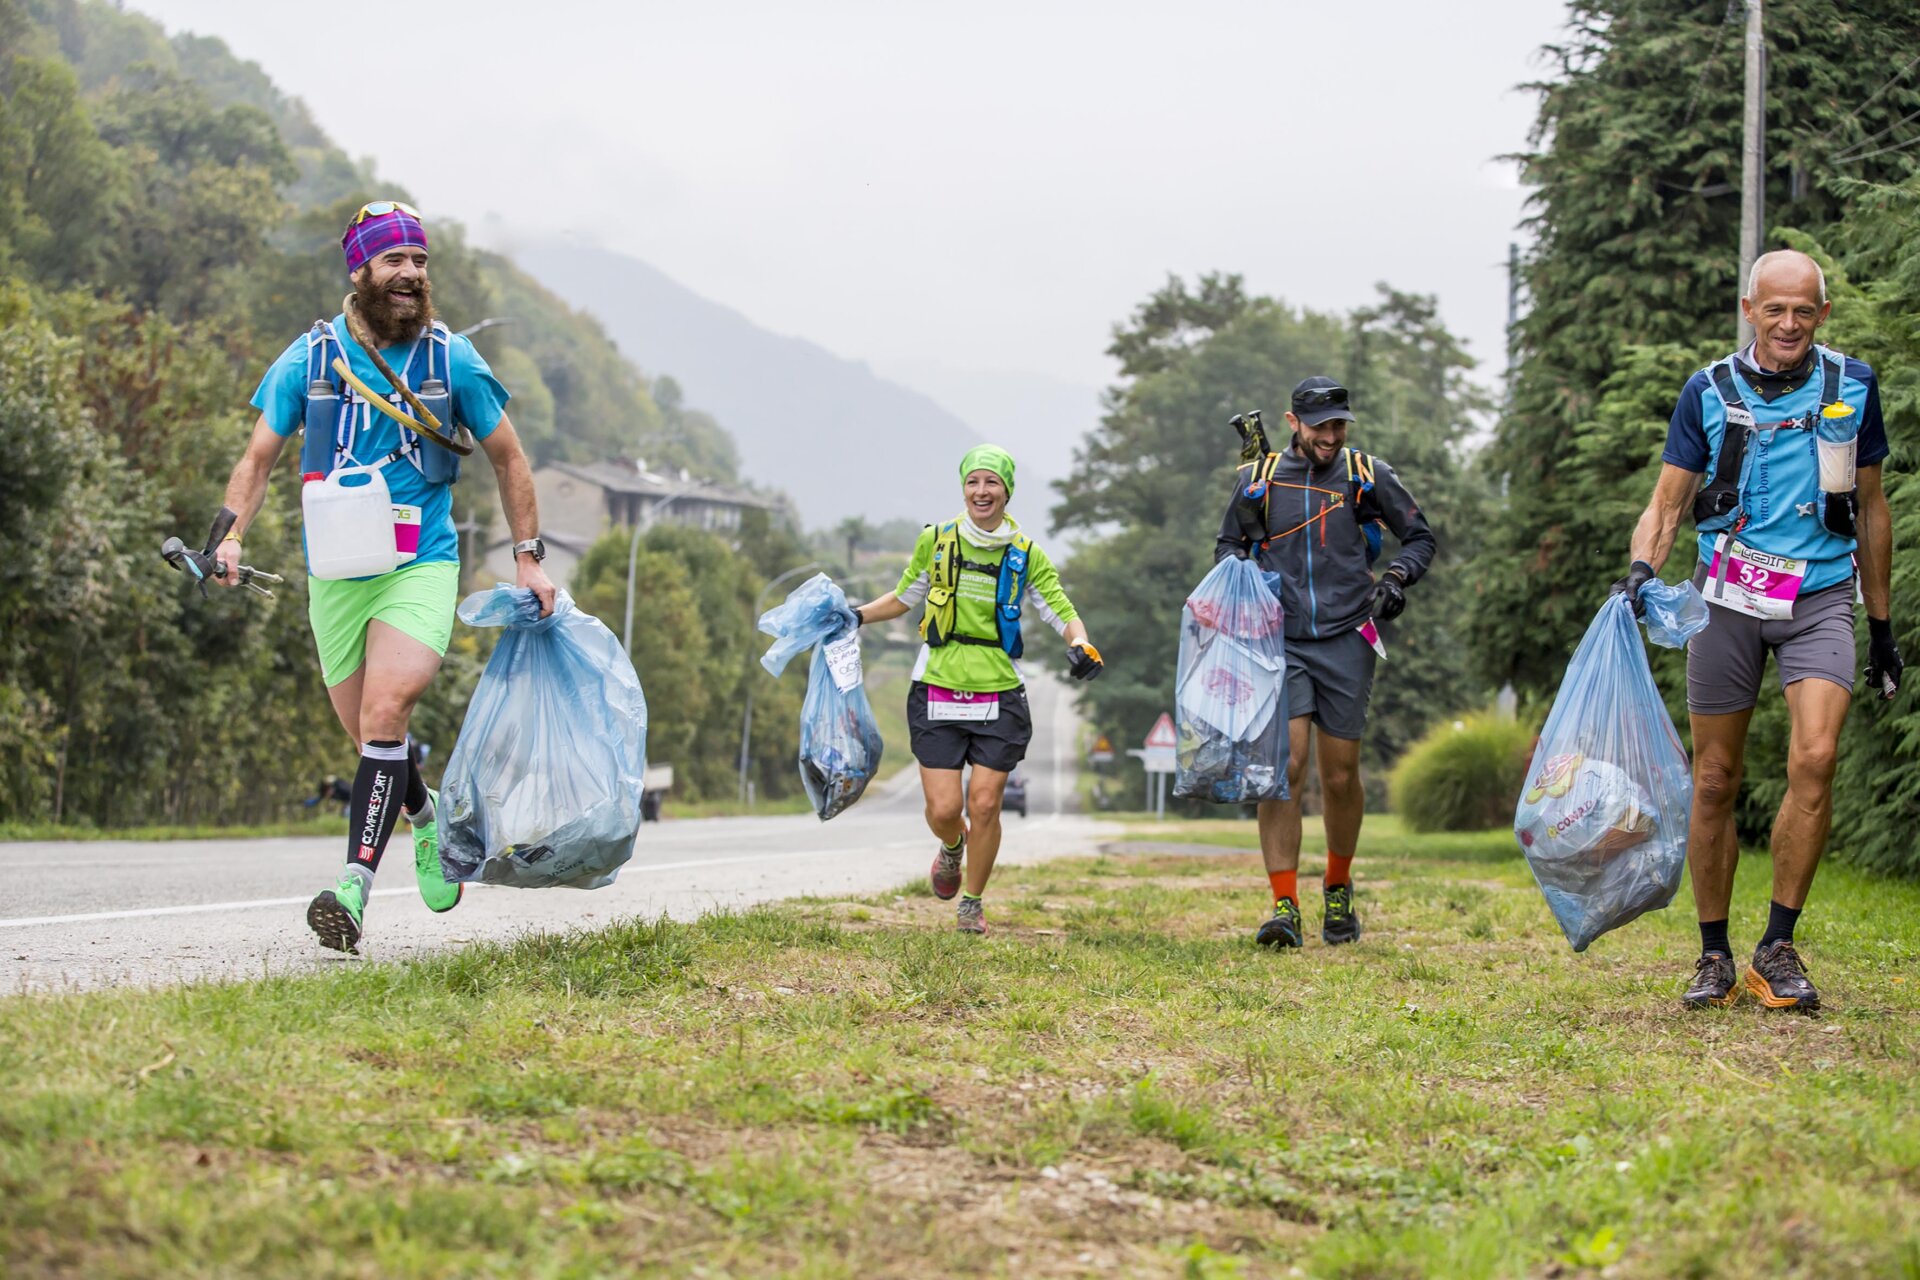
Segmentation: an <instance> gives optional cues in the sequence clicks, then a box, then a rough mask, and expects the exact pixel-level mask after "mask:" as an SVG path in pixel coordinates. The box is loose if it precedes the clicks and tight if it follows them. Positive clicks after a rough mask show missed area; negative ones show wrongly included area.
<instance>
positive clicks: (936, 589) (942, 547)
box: [920, 520, 1033, 658]
mask: <svg viewBox="0 0 1920 1280" xmlns="http://www.w3.org/2000/svg"><path fill="white" fill-rule="evenodd" d="M927 527H928V528H929V529H931V528H933V527H934V526H932V525H928V526H927ZM1032 556H1033V539H1032V538H1029V537H1028V536H1027V535H1026V534H1024V533H1016V534H1015V535H1014V537H1013V541H1012V542H1011V543H1009V544H1008V545H1007V550H1006V554H1004V555H1002V556H1001V557H1000V563H999V564H997V565H995V564H986V563H984V562H979V561H972V560H968V559H967V558H966V549H965V546H964V545H963V544H962V543H961V541H960V522H959V521H958V520H949V521H947V523H945V524H943V525H941V526H940V527H939V530H938V532H936V533H935V534H934V538H933V563H932V564H931V565H930V566H928V569H927V608H926V612H925V613H924V614H922V615H921V618H920V638H921V639H922V640H924V641H926V642H927V645H928V647H930V648H934V649H938V648H940V647H941V646H942V645H946V644H978V645H994V646H998V647H999V649H1000V650H1001V651H1002V652H1003V653H1005V654H1006V655H1007V656H1008V657H1009V658H1018V657H1019V656H1020V655H1021V654H1022V653H1024V652H1025V651H1026V646H1025V644H1024V643H1023V642H1022V641H1021V639H1020V601H1021V598H1022V597H1023V596H1025V595H1026V592H1027V572H1028V566H1029V564H1030V562H1031V560H1032ZM962 570H967V571H971V572H973V573H985V574H991V575H993V576H994V578H995V586H994V593H993V621H994V634H993V635H991V636H973V635H967V634H966V633H965V632H962V631H961V630H960V629H959V626H958V619H959V616H960V605H959V600H958V596H959V591H960V574H961V571H962Z"/></svg>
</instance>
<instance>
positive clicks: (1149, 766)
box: [1127, 747, 1180, 773]
mask: <svg viewBox="0 0 1920 1280" xmlns="http://www.w3.org/2000/svg"><path fill="white" fill-rule="evenodd" d="M1127 754H1128V755H1130V756H1132V757H1134V758H1135V759H1136V760H1138V761H1139V762H1140V764H1141V765H1142V767H1144V768H1145V769H1146V771H1147V772H1148V773H1176V772H1178V771H1179V768H1180V766H1179V765H1178V764H1176V763H1175V762H1174V750H1173V748H1172V747H1145V748H1142V749H1139V750H1134V751H1129V752H1127Z"/></svg>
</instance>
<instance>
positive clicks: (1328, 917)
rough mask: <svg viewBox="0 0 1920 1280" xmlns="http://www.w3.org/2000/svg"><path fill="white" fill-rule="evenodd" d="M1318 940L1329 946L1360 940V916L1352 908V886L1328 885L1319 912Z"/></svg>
mask: <svg viewBox="0 0 1920 1280" xmlns="http://www.w3.org/2000/svg"><path fill="white" fill-rule="evenodd" d="M1320 941H1322V942H1324V943H1326V944H1327V945H1328V946H1330V947H1337V946H1339V945H1340V944H1341V943H1343V942H1358V941H1360V917H1359V916H1358V915H1356V914H1355V913H1354V910H1353V886H1352V885H1350V884H1336V885H1330V886H1328V888H1327V895H1326V902H1325V904H1324V905H1323V906H1322V908H1321V914H1320Z"/></svg>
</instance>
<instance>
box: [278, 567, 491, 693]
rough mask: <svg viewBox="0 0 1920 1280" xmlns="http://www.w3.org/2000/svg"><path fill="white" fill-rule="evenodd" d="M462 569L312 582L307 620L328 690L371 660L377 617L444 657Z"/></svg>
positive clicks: (411, 570)
mask: <svg viewBox="0 0 1920 1280" xmlns="http://www.w3.org/2000/svg"><path fill="white" fill-rule="evenodd" d="M459 602H460V566H459V565H457V564H455V563H454V562H453V561H451V560H429V561H427V562H426V563H425V564H409V565H402V566H401V567H400V568H398V569H395V570H394V571H393V572H392V573H383V574H381V575H380V576H379V577H377V578H357V579H356V578H340V579H322V578H315V577H311V576H309V577H308V578H307V619H308V621H310V622H311V623H312V624H313V641H314V644H315V646H316V647H317V648H318V649H319V650H320V676H321V679H323V680H325V681H326V682H327V688H329V689H331V688H333V686H335V685H337V684H339V683H340V682H341V681H342V680H345V679H346V678H347V677H348V676H351V675H352V674H353V673H354V672H356V671H358V670H359V669H360V664H361V663H363V662H365V661H366V660H367V624H368V623H369V622H372V621H373V620H374V619H375V618H378V619H380V621H382V622H384V623H386V624H387V625H388V626H390V627H392V628H393V629H394V630H396V631H399V632H400V633H401V634H403V635H408V636H412V637H413V638H414V639H415V640H418V641H419V642H420V643H421V644H423V645H425V646H427V648H429V649H431V650H433V651H434V652H435V653H437V654H439V655H440V656H441V657H443V658H444V657H446V656H447V645H448V643H449V642H450V641H452V639H453V611H454V607H455V606H456V605H457V604H459Z"/></svg>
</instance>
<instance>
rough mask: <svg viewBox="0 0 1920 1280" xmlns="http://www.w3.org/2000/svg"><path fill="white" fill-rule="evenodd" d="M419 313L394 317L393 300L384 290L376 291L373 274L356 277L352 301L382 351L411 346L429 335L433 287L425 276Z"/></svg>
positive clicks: (423, 277)
mask: <svg viewBox="0 0 1920 1280" xmlns="http://www.w3.org/2000/svg"><path fill="white" fill-rule="evenodd" d="M415 296H416V297H418V299H419V301H420V309H419V311H418V312H417V313H415V314H414V315H411V316H406V317H401V316H398V315H395V314H394V305H393V300H392V299H390V298H389V297H387V291H386V290H385V289H376V288H375V287H374V284H373V272H372V271H367V272H366V273H364V274H363V275H359V276H356V277H354V280H353V298H354V302H355V304H356V306H357V307H358V309H359V312H360V318H361V319H362V320H365V321H366V322H367V331H368V332H369V333H371V334H372V335H373V336H374V340H375V341H377V342H378V343H379V344H380V345H381V346H383V347H396V346H399V345H400V344H401V343H403V342H412V341H413V340H414V339H415V338H417V337H419V336H420V335H421V334H422V333H423V332H425V331H426V328H427V325H428V323H429V322H431V321H432V319H433V286H432V285H431V284H429V283H428V282H427V278H426V277H425V276H421V277H420V282H419V285H418V293H417V294H416V295H415Z"/></svg>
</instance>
